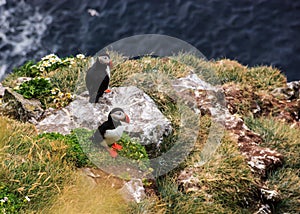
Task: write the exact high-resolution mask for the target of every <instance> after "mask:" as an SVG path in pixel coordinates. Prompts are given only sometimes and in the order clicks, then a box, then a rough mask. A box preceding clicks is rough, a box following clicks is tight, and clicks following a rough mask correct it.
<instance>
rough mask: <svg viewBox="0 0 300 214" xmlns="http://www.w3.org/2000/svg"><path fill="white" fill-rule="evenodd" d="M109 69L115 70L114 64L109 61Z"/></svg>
mask: <svg viewBox="0 0 300 214" xmlns="http://www.w3.org/2000/svg"><path fill="white" fill-rule="evenodd" d="M109 67H110V68H113V63H112V61H111V60H110V61H109Z"/></svg>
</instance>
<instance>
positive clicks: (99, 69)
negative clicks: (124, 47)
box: [85, 54, 112, 103]
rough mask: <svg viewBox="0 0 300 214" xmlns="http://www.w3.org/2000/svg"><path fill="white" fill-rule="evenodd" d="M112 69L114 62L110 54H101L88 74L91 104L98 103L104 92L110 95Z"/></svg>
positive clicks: (87, 83) (87, 85)
mask: <svg viewBox="0 0 300 214" xmlns="http://www.w3.org/2000/svg"><path fill="white" fill-rule="evenodd" d="M110 67H112V62H111V60H110V57H109V55H108V54H101V55H99V56H98V57H97V59H96V62H95V63H94V64H93V66H92V67H91V68H89V70H88V71H87V73H86V77H85V83H86V87H87V89H88V91H89V96H90V99H89V102H90V103H97V102H98V101H99V98H100V97H101V96H102V95H103V93H104V92H106V93H109V92H110V90H109V89H108V85H109V79H110Z"/></svg>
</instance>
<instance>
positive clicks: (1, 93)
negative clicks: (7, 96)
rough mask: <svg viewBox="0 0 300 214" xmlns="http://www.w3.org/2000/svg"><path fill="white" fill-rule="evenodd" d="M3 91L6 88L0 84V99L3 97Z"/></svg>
mask: <svg viewBox="0 0 300 214" xmlns="http://www.w3.org/2000/svg"><path fill="white" fill-rule="evenodd" d="M5 89H6V87H4V86H3V85H2V83H0V98H1V97H3V95H4V91H5Z"/></svg>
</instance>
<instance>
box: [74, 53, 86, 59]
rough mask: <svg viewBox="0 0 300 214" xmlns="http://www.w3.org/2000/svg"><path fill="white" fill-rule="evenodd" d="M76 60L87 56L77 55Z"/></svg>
mask: <svg viewBox="0 0 300 214" xmlns="http://www.w3.org/2000/svg"><path fill="white" fill-rule="evenodd" d="M76 58H77V59H84V58H85V56H84V55H83V54H77V55H76Z"/></svg>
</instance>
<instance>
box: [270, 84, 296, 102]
mask: <svg viewBox="0 0 300 214" xmlns="http://www.w3.org/2000/svg"><path fill="white" fill-rule="evenodd" d="M271 93H272V94H273V95H274V96H275V97H277V98H280V99H286V100H293V99H299V93H300V81H293V82H289V83H287V85H286V87H280V88H275V89H274V90H273V91H272V92H271Z"/></svg>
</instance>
